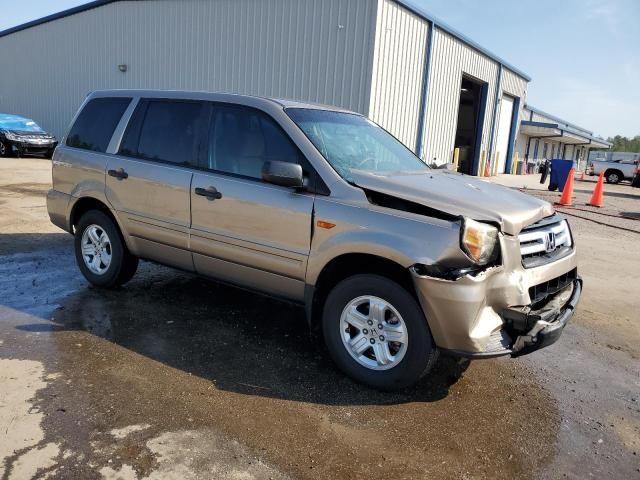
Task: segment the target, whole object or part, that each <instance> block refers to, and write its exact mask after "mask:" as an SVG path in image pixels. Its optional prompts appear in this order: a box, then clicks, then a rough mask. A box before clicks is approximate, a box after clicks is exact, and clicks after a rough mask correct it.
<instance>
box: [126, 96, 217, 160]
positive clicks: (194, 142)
mask: <svg viewBox="0 0 640 480" xmlns="http://www.w3.org/2000/svg"><path fill="white" fill-rule="evenodd" d="M205 121H206V108H205V105H204V104H203V103H202V102H190V101H175V100H145V101H142V102H141V103H140V104H139V105H138V108H137V109H136V112H135V114H134V115H133V117H132V120H131V123H130V125H129V128H128V129H127V132H126V133H125V136H124V139H123V143H122V146H121V148H120V153H121V154H122V155H128V156H133V157H137V158H142V159H145V160H156V161H161V162H168V163H176V164H179V165H193V166H196V165H197V160H198V145H199V137H200V131H201V129H202V125H203V124H204V122H205Z"/></svg>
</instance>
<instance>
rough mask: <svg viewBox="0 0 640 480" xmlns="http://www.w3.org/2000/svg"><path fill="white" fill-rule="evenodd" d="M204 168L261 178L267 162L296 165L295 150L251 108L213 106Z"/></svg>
mask: <svg viewBox="0 0 640 480" xmlns="http://www.w3.org/2000/svg"><path fill="white" fill-rule="evenodd" d="M209 143H210V144H209V155H208V164H207V165H206V167H207V168H208V169H210V170H215V171H218V172H224V173H232V174H236V175H242V176H245V177H250V178H258V179H259V178H262V167H263V165H264V163H265V162H268V161H280V162H290V163H297V162H298V161H299V159H300V157H299V153H298V148H297V147H296V146H295V145H294V144H293V142H292V141H291V140H290V139H289V137H287V135H286V134H285V133H284V132H283V131H282V129H281V128H280V127H279V126H278V125H277V124H276V123H275V122H274V121H273V120H272V119H271V118H269V117H268V116H267V115H266V114H264V113H262V112H260V111H258V110H254V109H251V108H244V107H235V106H214V108H213V116H212V121H211V128H210V132H209Z"/></svg>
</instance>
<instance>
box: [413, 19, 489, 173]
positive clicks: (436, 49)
mask: <svg viewBox="0 0 640 480" xmlns="http://www.w3.org/2000/svg"><path fill="white" fill-rule="evenodd" d="M431 48H433V50H432V52H431V55H432V64H431V77H430V82H429V85H430V86H429V96H428V104H427V105H428V106H427V115H426V128H425V146H424V159H425V160H429V161H431V160H432V159H434V158H437V159H439V160H444V161H451V159H452V158H453V147H454V143H455V134H456V127H457V121H458V105H459V103H460V84H461V81H462V74H463V73H465V74H468V75H471V76H473V77H475V78H477V79H480V80H482V81H485V82H487V83H489V92H488V95H487V109H486V113H485V118H484V126H483V135H482V150H484V151H485V152H486V153H487V154H488V152H489V139H490V137H491V123H492V122H493V111H494V107H495V95H496V88H495V85H496V82H497V78H498V64H497V63H496V62H495V61H493V60H491V59H490V58H488V57H486V56H484V55H482V54H480V53H478V52H477V51H476V50H474V49H473V48H471V47H470V46H468V45H466V44H465V43H463V42H462V41H461V40H459V39H457V38H455V37H453V36H452V35H450V34H448V33H446V32H443V31H442V30H440V29H437V28H436V29H435V31H434V34H433V46H432V47H431Z"/></svg>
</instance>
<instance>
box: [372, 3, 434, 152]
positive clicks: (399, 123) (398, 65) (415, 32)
mask: <svg viewBox="0 0 640 480" xmlns="http://www.w3.org/2000/svg"><path fill="white" fill-rule="evenodd" d="M428 32H429V24H428V22H427V21H426V20H424V19H423V18H421V17H418V16H417V15H415V14H414V13H412V12H410V11H409V10H407V9H406V8H403V7H402V6H400V5H399V4H398V3H396V2H394V1H392V0H380V1H379V2H378V16H377V22H376V42H375V48H374V54H373V72H372V81H371V103H370V107H369V116H370V117H371V119H372V120H373V121H375V122H377V123H379V124H380V125H382V126H384V127H385V128H386V129H387V130H389V131H390V132H391V133H392V134H393V135H395V136H396V137H397V138H398V139H400V140H401V141H402V142H403V143H404V144H405V145H407V146H408V147H409V148H411V149H413V148H414V147H415V145H416V141H417V135H418V121H419V117H420V109H421V98H422V85H423V78H424V66H425V61H426V58H425V57H426V49H427V35H428Z"/></svg>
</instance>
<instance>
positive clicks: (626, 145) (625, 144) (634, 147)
mask: <svg viewBox="0 0 640 480" xmlns="http://www.w3.org/2000/svg"><path fill="white" fill-rule="evenodd" d="M607 141H608V142H610V143H612V144H613V145H612V146H611V151H612V152H637V153H640V135H636V136H635V137H633V138H627V137H623V136H621V135H616V136H615V137H609V138H608V139H607Z"/></svg>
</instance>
